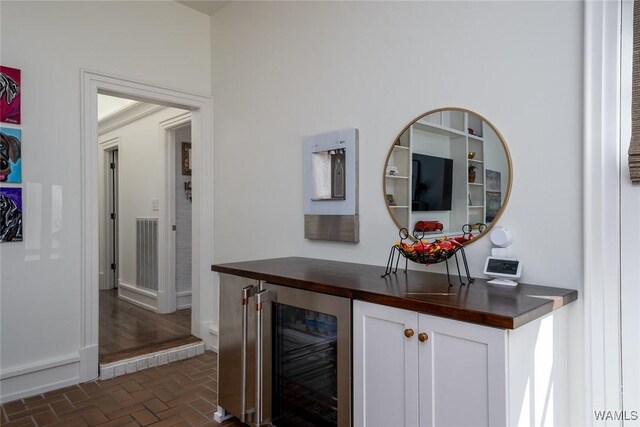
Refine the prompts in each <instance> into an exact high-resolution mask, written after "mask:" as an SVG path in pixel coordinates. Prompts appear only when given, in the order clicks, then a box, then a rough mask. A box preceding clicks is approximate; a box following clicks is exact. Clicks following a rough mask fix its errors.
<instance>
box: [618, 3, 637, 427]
mask: <svg viewBox="0 0 640 427" xmlns="http://www.w3.org/2000/svg"><path fill="white" fill-rule="evenodd" d="M633 7H634V2H633V1H632V0H624V1H623V2H622V73H621V75H622V82H621V83H622V88H621V110H622V115H621V124H620V127H621V129H620V130H621V132H620V135H621V142H622V147H621V150H620V164H621V165H622V176H621V178H622V179H621V183H620V186H621V188H620V229H621V231H622V233H621V242H620V244H621V247H622V248H623V250H622V253H621V256H622V259H621V265H620V267H621V273H620V282H621V283H620V289H621V291H620V292H621V294H620V296H621V302H622V306H621V310H622V314H621V323H622V385H623V394H622V397H623V399H622V409H623V410H624V411H626V413H627V415H628V416H629V415H633V414H631V411H636V416H637V415H640V363H638V359H639V358H640V328H638V325H640V311H638V307H640V287H638V277H640V263H639V262H638V260H640V247H639V246H638V242H640V227H638V217H639V215H640V186H639V185H633V184H631V177H630V175H629V168H628V167H627V166H626V165H627V164H628V161H629V157H628V152H629V144H630V142H631V95H632V83H631V82H632V69H633ZM638 7H640V6H638ZM631 425H633V423H631Z"/></svg>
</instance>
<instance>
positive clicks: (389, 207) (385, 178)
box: [382, 107, 513, 245]
mask: <svg viewBox="0 0 640 427" xmlns="http://www.w3.org/2000/svg"><path fill="white" fill-rule="evenodd" d="M445 112H456V113H462V114H464V115H466V116H464V117H469V115H473V116H475V117H476V118H477V119H479V120H480V122H481V124H482V123H483V124H486V125H487V126H488V127H489V128H491V130H492V131H493V133H494V134H495V135H496V137H497V138H498V140H499V141H500V143H501V145H502V149H503V151H504V154H505V158H506V162H507V171H508V174H509V179H508V183H507V188H506V193H505V196H504V199H503V201H502V204H501V206H500V209H499V210H498V212H497V213H496V215H495V217H494V219H493V221H491V222H490V223H489V224H486V228H485V229H484V230H483V231H482V232H479V234H474V236H473V238H472V239H470V240H468V241H466V242H464V243H463V244H464V245H467V244H469V243H471V242H474V241H476V240H478V239H479V238H480V237H483V236H485V235H486V234H487V233H489V231H490V230H491V229H492V228H493V226H494V225H495V224H496V223H497V222H498V220H499V219H500V217H501V216H502V214H503V212H504V210H505V208H506V206H507V204H508V202H509V198H510V196H511V187H512V184H513V163H512V159H511V153H510V152H509V147H508V146H507V144H506V142H505V139H504V137H503V136H502V134H501V133H500V131H498V129H496V127H495V126H494V125H493V123H491V122H490V121H489V120H487V119H486V118H485V117H484V116H482V115H480V114H478V113H476V112H475V111H471V110H468V109H466V108H460V107H444V108H437V109H434V110H430V111H427V112H426V113H424V114H421V115H419V116H418V117H416V118H415V119H413V120H412V121H410V122H409V123H408V124H407V125H406V126H405V127H404V128H403V129H402V130H401V131H400V133H398V135H397V136H396V137H395V138H394V140H393V143H392V145H391V148H390V149H389V152H388V153H387V157H386V159H385V162H384V170H383V173H382V190H383V191H382V194H383V196H384V200H385V206H386V207H387V211H388V212H389V216H390V217H391V219H392V220H393V222H394V223H395V224H396V226H397V227H398V229H399V230H400V229H401V228H407V230H408V231H409V235H410V236H411V235H412V233H413V229H411V230H409V227H405V226H404V225H403V224H401V223H400V222H399V221H398V219H397V218H396V215H395V214H394V212H393V211H392V203H395V200H394V196H393V194H394V193H387V191H388V188H387V183H388V180H389V175H388V166H389V160H390V159H391V156H392V155H393V153H394V150H395V149H396V147H397V146H398V145H400V144H402V142H401V138H402V137H403V135H404V134H405V133H406V132H407V131H408V130H409V129H410V128H411V127H412V126H413V125H414V124H416V123H417V122H418V121H419V120H421V119H423V118H425V117H427V116H430V115H433V114H436V113H441V116H442V113H445ZM464 123H465V124H467V123H468V121H465V122H464ZM463 134H464V135H466V136H467V138H469V135H471V136H472V137H476V136H477V135H474V134H469V133H468V128H467V129H463V130H462V132H461V133H460V137H463V136H464V135H463ZM483 140H484V138H483ZM468 145H469V144H468V142H467V146H466V147H465V148H468ZM400 146H402V145H400ZM465 151H467V152H468V150H465ZM410 154H412V151H411V148H410V147H408V148H407V156H409V155H410ZM467 159H468V157H467ZM410 160H411V159H409V161H410ZM467 164H468V162H467ZM484 171H486V168H484V167H483V173H486V172H484ZM407 173H408V176H407V179H408V188H407V199H409V198H410V195H409V193H410V186H411V174H410V173H409V170H408V171H407ZM484 179H485V178H484V177H483V182H484ZM468 184H469V183H468V181H467V188H468ZM452 191H453V190H452ZM468 191H469V190H467V192H468ZM486 192H487V191H486V188H485V190H484V193H485V198H484V200H483V201H484V203H485V205H484V208H485V210H484V212H485V213H484V214H483V218H486ZM390 198H391V200H390ZM407 203H408V207H407V208H406V209H407V211H408V212H407V218H408V223H407V225H411V224H410V223H411V222H412V221H411V214H412V209H411V208H412V206H411V200H407ZM467 217H468V213H467ZM411 228H413V226H411ZM473 232H477V231H476V230H474V231H473ZM459 235H463V231H462V230H460V233H459ZM439 236H442V234H432V235H430V234H425V235H424V238H430V237H439ZM417 237H422V236H421V235H418V236H417Z"/></svg>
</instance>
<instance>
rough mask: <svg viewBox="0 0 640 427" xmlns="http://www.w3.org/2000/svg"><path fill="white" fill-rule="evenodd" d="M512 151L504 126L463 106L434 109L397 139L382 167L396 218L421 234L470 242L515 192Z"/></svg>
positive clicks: (490, 223) (487, 227)
mask: <svg viewBox="0 0 640 427" xmlns="http://www.w3.org/2000/svg"><path fill="white" fill-rule="evenodd" d="M511 177H512V167H511V156H510V154H509V149H508V148H507V145H506V143H505V142H504V139H503V138H502V135H500V132H498V130H497V129H496V128H495V127H494V126H493V125H492V124H491V123H490V122H489V121H487V120H486V119H485V118H484V117H482V116H480V115H479V114H476V113H474V112H472V111H469V110H465V109H462V108H441V109H437V110H433V111H429V112H427V113H425V114H423V115H421V116H420V117H418V118H417V119H415V120H414V121H412V122H411V123H410V124H408V125H407V126H406V127H405V128H404V129H403V130H402V131H401V132H400V134H399V136H398V137H397V138H396V140H395V141H394V143H393V145H392V146H391V149H390V150H389V154H388V155H387V161H386V164H385V170H384V180H383V181H384V195H385V202H386V205H387V208H388V210H389V214H390V215H391V218H393V220H394V222H395V223H396V224H397V226H398V228H406V229H407V230H408V231H409V233H411V234H412V235H414V236H415V237H417V238H431V237H433V238H437V237H454V238H456V240H458V241H460V242H463V243H468V242H470V241H472V240H474V239H477V238H478V237H480V236H482V235H484V234H486V233H487V232H488V231H489V230H490V229H491V227H492V226H493V225H494V224H495V223H496V222H497V221H498V218H500V215H501V214H502V212H503V210H504V208H505V206H506V204H507V201H508V200H509V194H510V193H511Z"/></svg>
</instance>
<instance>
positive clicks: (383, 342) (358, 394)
mask: <svg viewBox="0 0 640 427" xmlns="http://www.w3.org/2000/svg"><path fill="white" fill-rule="evenodd" d="M417 326H418V315H417V314H416V313H415V312H411V311H406V310H400V309H397V308H391V307H386V306H381V305H377V304H369V303H365V302H361V301H354V303H353V395H354V400H353V413H354V414H353V424H354V426H367V427H376V426H380V427H388V426H398V427H401V426H406V427H414V426H417V425H418V375H417V372H418V349H417V343H418V340H417ZM407 329H412V330H413V331H414V335H413V336H411V337H410V338H407V337H406V336H405V330H407Z"/></svg>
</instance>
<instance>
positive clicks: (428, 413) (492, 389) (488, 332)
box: [416, 314, 507, 427]
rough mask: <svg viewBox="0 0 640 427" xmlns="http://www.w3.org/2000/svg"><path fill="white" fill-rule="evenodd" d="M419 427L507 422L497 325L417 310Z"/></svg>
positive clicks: (502, 341) (502, 335)
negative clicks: (422, 337)
mask: <svg viewBox="0 0 640 427" xmlns="http://www.w3.org/2000/svg"><path fill="white" fill-rule="evenodd" d="M419 325H420V326H419V331H416V334H418V333H423V332H426V333H427V334H428V339H427V340H426V341H425V342H421V343H420V349H419V357H420V362H419V363H420V367H419V376H420V386H419V387H420V392H419V396H420V427H435V426H437V427H449V426H451V427H464V426H473V427H479V426H492V427H493V426H505V425H506V424H507V400H506V399H507V394H506V390H507V381H506V380H507V377H506V340H507V334H506V331H505V330H503V329H497V328H490V327H486V326H480V325H474V324H471V323H465V322H459V321H455V320H450V319H444V318H441V317H434V316H428V315H424V314H420V315H419Z"/></svg>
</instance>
